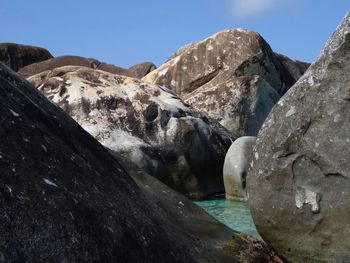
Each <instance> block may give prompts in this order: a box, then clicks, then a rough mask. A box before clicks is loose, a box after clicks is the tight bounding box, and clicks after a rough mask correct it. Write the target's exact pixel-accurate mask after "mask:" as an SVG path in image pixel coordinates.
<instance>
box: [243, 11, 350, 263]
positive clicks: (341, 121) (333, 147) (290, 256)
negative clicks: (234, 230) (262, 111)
mask: <svg viewBox="0 0 350 263" xmlns="http://www.w3.org/2000/svg"><path fill="white" fill-rule="evenodd" d="M349 32H350V14H349V13H348V14H347V16H346V17H345V19H344V21H343V22H342V23H341V25H340V26H339V27H338V28H337V30H336V31H335V33H334V34H333V35H332V37H331V38H330V39H329V41H328V42H327V44H326V46H325V47H324V49H323V50H322V52H321V54H320V56H319V57H318V59H317V61H316V62H315V63H314V64H313V65H311V67H310V68H309V69H308V71H307V72H306V73H305V74H304V75H303V77H301V79H300V80H299V81H298V82H297V83H296V85H294V86H293V87H292V88H291V90H289V92H288V93H287V94H286V95H285V96H284V97H282V99H281V100H280V102H279V103H278V104H277V105H276V106H275V107H274V109H273V110H272V112H271V113H270V115H269V117H268V118H267V120H266V121H265V123H264V125H263V126H262V129H261V130H260V132H259V135H258V139H257V143H256V149H255V152H256V153H257V154H258V156H259V158H258V159H255V160H253V163H252V169H251V170H250V172H249V174H248V177H247V182H248V192H249V203H250V205H251V208H252V214H253V218H254V221H255V223H256V225H257V229H258V231H259V233H260V234H261V236H262V237H263V239H264V240H265V241H266V242H268V243H269V244H270V245H271V246H273V247H274V248H275V249H276V250H277V251H278V252H279V253H281V254H282V255H283V256H285V257H286V258H287V260H288V261H289V262H305V261H306V262H347V261H348V260H349V249H350V238H349V237H350V228H349V218H350V205H349V201H348V200H349V198H350V190H349V189H350V183H349V178H350V173H349V171H350V159H349V156H350V152H349V149H350V147H349V142H350V137H349V136H350V122H349V119H350V102H349V94H350V93H349V87H350V86H349V84H350V75H349V72H350V37H349V34H350V33H349ZM260 171H261V172H260Z"/></svg>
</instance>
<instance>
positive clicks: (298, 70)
mask: <svg viewBox="0 0 350 263" xmlns="http://www.w3.org/2000/svg"><path fill="white" fill-rule="evenodd" d="M275 56H276V57H277V58H278V59H279V61H281V63H282V64H283V66H284V67H285V68H286V69H287V70H288V72H289V73H290V74H291V75H292V77H293V78H294V81H295V82H297V81H298V79H299V78H300V77H301V76H302V75H303V74H304V73H305V71H306V70H307V69H308V68H309V67H310V63H307V62H303V61H300V60H294V59H291V58H289V57H287V56H284V55H282V54H278V53H276V52H275Z"/></svg>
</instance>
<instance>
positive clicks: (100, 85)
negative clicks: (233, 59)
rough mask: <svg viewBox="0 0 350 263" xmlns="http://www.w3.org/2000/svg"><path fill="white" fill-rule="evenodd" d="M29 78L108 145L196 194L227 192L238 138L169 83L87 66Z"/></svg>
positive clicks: (177, 185) (171, 184)
mask: <svg viewBox="0 0 350 263" xmlns="http://www.w3.org/2000/svg"><path fill="white" fill-rule="evenodd" d="M29 81H30V82H31V83H33V84H34V85H35V86H36V87H38V88H39V90H40V91H42V92H43V93H44V94H45V95H46V96H47V97H48V98H50V99H51V100H52V101H54V102H55V103H57V104H58V105H59V106H60V107H62V108H63V109H64V110H65V111H66V112H67V113H68V114H69V115H71V116H72V117H73V118H74V119H75V120H76V121H77V122H78V123H79V124H80V125H82V127H83V128H84V129H86V130H87V131H88V132H89V133H90V134H92V135H93V136H94V137H95V138H96V139H97V140H99V141H100V142H101V143H102V144H103V145H105V146H106V147H108V148H109V149H111V150H113V151H115V152H117V153H120V154H122V155H124V156H126V157H127V159H129V160H131V161H133V162H134V163H136V164H137V165H138V166H139V167H141V168H142V169H144V170H145V171H147V172H148V173H149V174H151V175H153V176H155V177H156V178H158V179H159V180H161V181H162V182H164V183H166V184H167V185H169V186H170V187H172V188H174V189H176V190H177V191H179V192H182V193H184V194H186V195H187V196H190V197H192V198H201V197H206V196H209V195H214V194H217V193H223V192H224V185H223V180H222V166H223V164H224V158H225V154H226V151H227V150H228V148H229V146H230V145H231V142H232V140H234V138H232V137H231V135H230V134H229V132H227V131H226V130H225V129H224V128H223V127H222V126H220V125H219V124H218V123H217V122H215V121H211V120H210V119H208V118H206V117H205V116H203V115H201V114H200V113H198V112H197V111H195V110H194V109H192V108H190V107H188V106H187V105H185V104H184V103H183V102H182V101H181V100H180V99H179V98H178V97H176V96H175V95H174V94H173V93H172V92H171V91H169V90H167V89H165V88H164V87H161V86H158V85H154V84H148V83H144V82H141V81H140V80H137V79H133V78H128V77H124V76H119V75H113V74H110V73H107V72H104V71H100V70H94V69H90V68H86V67H61V68H56V69H54V70H52V71H45V72H43V73H41V74H38V75H35V76H32V77H30V78H29Z"/></svg>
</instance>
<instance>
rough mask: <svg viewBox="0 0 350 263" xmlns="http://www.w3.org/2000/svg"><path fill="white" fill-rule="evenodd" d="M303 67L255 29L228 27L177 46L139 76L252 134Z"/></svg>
mask: <svg viewBox="0 0 350 263" xmlns="http://www.w3.org/2000/svg"><path fill="white" fill-rule="evenodd" d="M282 58H283V60H282ZM306 64H307V63H305V65H306ZM303 69H304V64H302V62H299V61H293V60H291V59H289V58H287V57H284V56H282V55H278V54H276V53H274V52H273V51H272V49H271V47H270V46H269V44H268V43H267V42H266V41H265V40H264V39H263V38H262V37H261V36H260V35H259V34H258V33H256V32H253V31H249V30H243V29H232V30H223V31H220V32H218V33H216V34H214V35H212V36H210V37H208V38H206V39H204V40H202V41H198V42H195V43H192V44H189V45H187V46H185V47H183V48H181V49H179V50H178V51H176V52H175V53H174V54H173V55H172V56H171V57H170V59H169V60H168V61H167V62H166V63H165V64H163V65H161V66H160V67H159V68H158V69H156V70H154V71H152V72H151V73H149V74H148V75H146V76H145V77H144V78H143V80H145V81H148V82H151V83H157V84H160V85H165V86H167V87H169V88H170V89H172V90H174V91H175V92H176V94H178V95H179V96H181V97H182V98H183V99H184V101H185V102H186V103H188V104H190V105H192V106H193V107H195V108H196V109H198V110H200V111H202V112H204V113H206V114H208V115H209V116H210V117H212V118H214V119H215V120H217V121H219V122H220V124H222V125H223V126H224V127H225V128H227V129H228V130H229V131H231V132H232V133H234V134H235V135H236V136H246V135H250V136H256V135H257V133H258V130H259V128H260V126H261V125H262V122H263V121H264V120H265V118H266V116H267V114H268V113H269V112H270V110H271V108H272V106H273V105H274V104H275V103H276V102H277V101H278V99H279V98H280V96H282V95H283V94H284V93H285V92H286V91H287V90H288V89H289V88H290V87H291V86H292V85H293V84H294V83H295V81H296V79H297V78H299V77H300V75H299V74H301V73H302V72H303Z"/></svg>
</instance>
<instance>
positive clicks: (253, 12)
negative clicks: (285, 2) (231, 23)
mask: <svg viewBox="0 0 350 263" xmlns="http://www.w3.org/2000/svg"><path fill="white" fill-rule="evenodd" d="M228 2H229V5H230V12H231V13H232V14H233V15H234V16H235V17H240V18H246V17H255V16H258V15H261V14H263V13H266V12H268V11H270V10H272V9H274V8H275V7H276V6H277V5H278V4H280V3H281V0H228Z"/></svg>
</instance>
